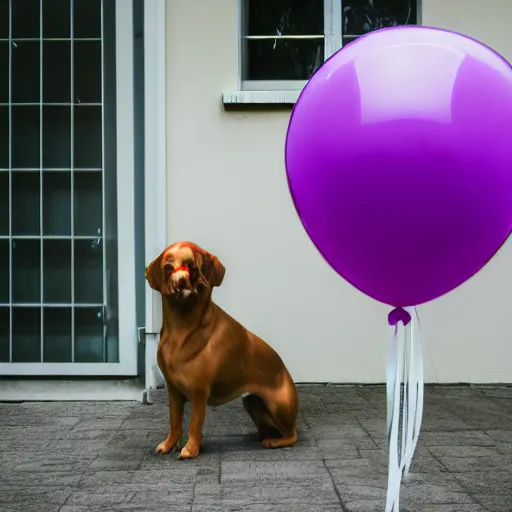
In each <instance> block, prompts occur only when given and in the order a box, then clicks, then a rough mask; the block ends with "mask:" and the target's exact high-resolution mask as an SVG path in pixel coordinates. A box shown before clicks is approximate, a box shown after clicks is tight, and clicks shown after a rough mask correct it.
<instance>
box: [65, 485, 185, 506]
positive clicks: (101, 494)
mask: <svg viewBox="0 0 512 512" xmlns="http://www.w3.org/2000/svg"><path fill="white" fill-rule="evenodd" d="M193 488H194V485H193V483H190V484H189V485H172V484H171V483H169V484H168V485H166V483H165V482H164V483H162V482H159V483H154V484H144V485H143V486H141V485H137V484H135V485H134V484H119V485H116V486H115V487H110V488H107V487H104V488H100V489H79V490H75V491H73V492H72V493H71V494H70V495H69V497H68V499H67V501H66V505H78V506H84V505H85V506H89V507H91V506H92V507H97V506H105V507H119V506H123V507H131V506H139V507H140V506H144V507H148V508H149V506H152V505H165V504H172V505H173V506H174V505H177V506H179V505H188V507H189V509H190V507H191V506H192V500H193Z"/></svg>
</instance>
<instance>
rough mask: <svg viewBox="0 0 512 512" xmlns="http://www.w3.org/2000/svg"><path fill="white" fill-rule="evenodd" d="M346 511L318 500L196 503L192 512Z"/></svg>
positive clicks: (338, 506)
mask: <svg viewBox="0 0 512 512" xmlns="http://www.w3.org/2000/svg"><path fill="white" fill-rule="evenodd" d="M290 510H293V512H344V510H345V509H344V508H343V507H342V505H341V504H328V505H319V504H318V503H317V502H316V501H313V500H312V501H311V502H308V503H300V502H299V503H294V504H293V508H292V509H290V505H289V504H286V505H281V504H268V503H244V504H243V505H219V504H216V503H211V504H208V505H203V504H194V506H193V507H192V512H242V511H243V512H290Z"/></svg>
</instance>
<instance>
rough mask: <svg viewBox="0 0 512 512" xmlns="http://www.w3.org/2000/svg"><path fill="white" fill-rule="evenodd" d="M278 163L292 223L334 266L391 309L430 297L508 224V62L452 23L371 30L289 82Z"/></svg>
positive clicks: (493, 246) (511, 172) (484, 255)
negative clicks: (292, 94)
mask: <svg viewBox="0 0 512 512" xmlns="http://www.w3.org/2000/svg"><path fill="white" fill-rule="evenodd" d="M286 168H287V175H288V183H289V187H290V191H291V194H292V196H293V199H294V202H295V207H296V209H297V212H298V214H299V216H300V218H301V220H302V223H303V225H304V227H305V229H306V231H307V232H308V234H309V236H310V238H311V240H312V241H313V243H314V244H315V245H316V247H317V248H318V250H319V251H320V252H321V254H322V255H323V256H324V258H325V259H326V260H327V262H328V263H329V264H330V265H331V266H332V267H333V268H334V270H336V272H338V273H339V274H340V275H341V276H342V277H344V278H345V279H346V280H347V281H349V282H350V283H352V285H353V286H355V287H356V288H358V289H359V290H361V291H362V292H363V293H365V294H366V295H369V296H370V297H373V298H374V299H376V300H378V301H381V302H384V303H386V304H389V305H391V306H395V307H405V306H413V305H418V304H422V303H424V302H427V301H430V300H432V299H435V298H436V297H439V296H441V295H443V294H445V293H447V292H449V291H450V290H452V289H454V288H455V287H457V286H459V285H460V284H462V283H463V282H464V281H466V280H467V279H469V278H470V277H471V276H472V275H473V274H475V273H476V272H478V271H479V270H480V269H481V268H482V267H483V266H484V265H485V264H486V263H487V262H488V261H489V260H490V259H491V257H492V256H493V255H494V254H495V253H496V251H497V250H498V249H499V248H500V247H501V245H502V244H503V243H504V242H505V240H506V239H507V237H508V235H509V234H510V232H511V229H512V67H511V66H510V64H509V63H508V62H507V61H506V60H505V59H504V58H503V57H501V56H500V55H499V54H497V53H496V52H494V51H493V50H491V49H490V48H488V47H487V46H484V45H483V44H481V43H479V42H477V41H475V40H473V39H471V38H468V37H465V36H462V35H460V34H456V33H453V32H448V31H444V30H439V29H435V28H428V27H411V26H409V27H394V28H390V29H384V30H379V31H377V32H372V33H370V34H368V35H366V36H364V37H361V38H359V39H357V40H356V41H355V42H353V43H351V44H349V45H348V46H346V47H345V48H343V49H342V50H341V51H339V52H338V53H336V54H335V55H333V56H332V57H331V58H330V59H329V60H327V61H326V62H325V63H324V65H323V66H322V67H321V68H320V69H319V70H318V71H317V72H316V73H315V74H314V75H313V77H312V78H311V80H310V81H309V82H308V84H307V85H306V87H305V88H304V90H303V91H302V94H301V95H300V97H299V100H298V102H297V104H296V105H295V108H294V109H293V112H292V116H291V119H290V124H289V127H288V134H287V139H286Z"/></svg>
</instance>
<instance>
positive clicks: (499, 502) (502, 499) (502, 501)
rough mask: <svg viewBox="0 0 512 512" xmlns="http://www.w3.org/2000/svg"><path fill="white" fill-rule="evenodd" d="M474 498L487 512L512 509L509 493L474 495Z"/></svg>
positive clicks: (503, 511)
mask: <svg viewBox="0 0 512 512" xmlns="http://www.w3.org/2000/svg"><path fill="white" fill-rule="evenodd" d="M475 499H476V500H477V501H478V502H479V503H480V505H482V507H484V508H485V510H487V511H488V512H510V511H511V510H512V500H511V499H510V493H509V495H508V496H501V495H494V496H490V495H488V494H485V495H479V494H477V495H475Z"/></svg>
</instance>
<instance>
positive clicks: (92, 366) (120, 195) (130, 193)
mask: <svg viewBox="0 0 512 512" xmlns="http://www.w3.org/2000/svg"><path fill="white" fill-rule="evenodd" d="M115 27H116V28H115V30H116V33H115V38H116V134H117V135H116V136H117V148H116V158H117V243H118V247H117V252H118V256H117V264H118V275H119V279H118V283H119V285H118V294H119V295H118V322H119V326H118V343H119V362H117V363H0V375H4V376H7V375H9V376H74V377H77V376H102V375H104V376H126V377H128V376H136V375H137V372H138V368H137V325H136V298H135V232H134V222H133V216H134V214H135V210H134V208H135V202H134V193H135V191H134V173H135V162H134V154H133V148H134V112H133V108H130V107H129V106H131V105H133V100H134V87H133V0H116V20H115ZM127 106H128V108H127ZM130 148H131V149H130ZM105 236H106V235H105ZM103 243H104V244H105V243H106V240H104V241H103Z"/></svg>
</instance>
